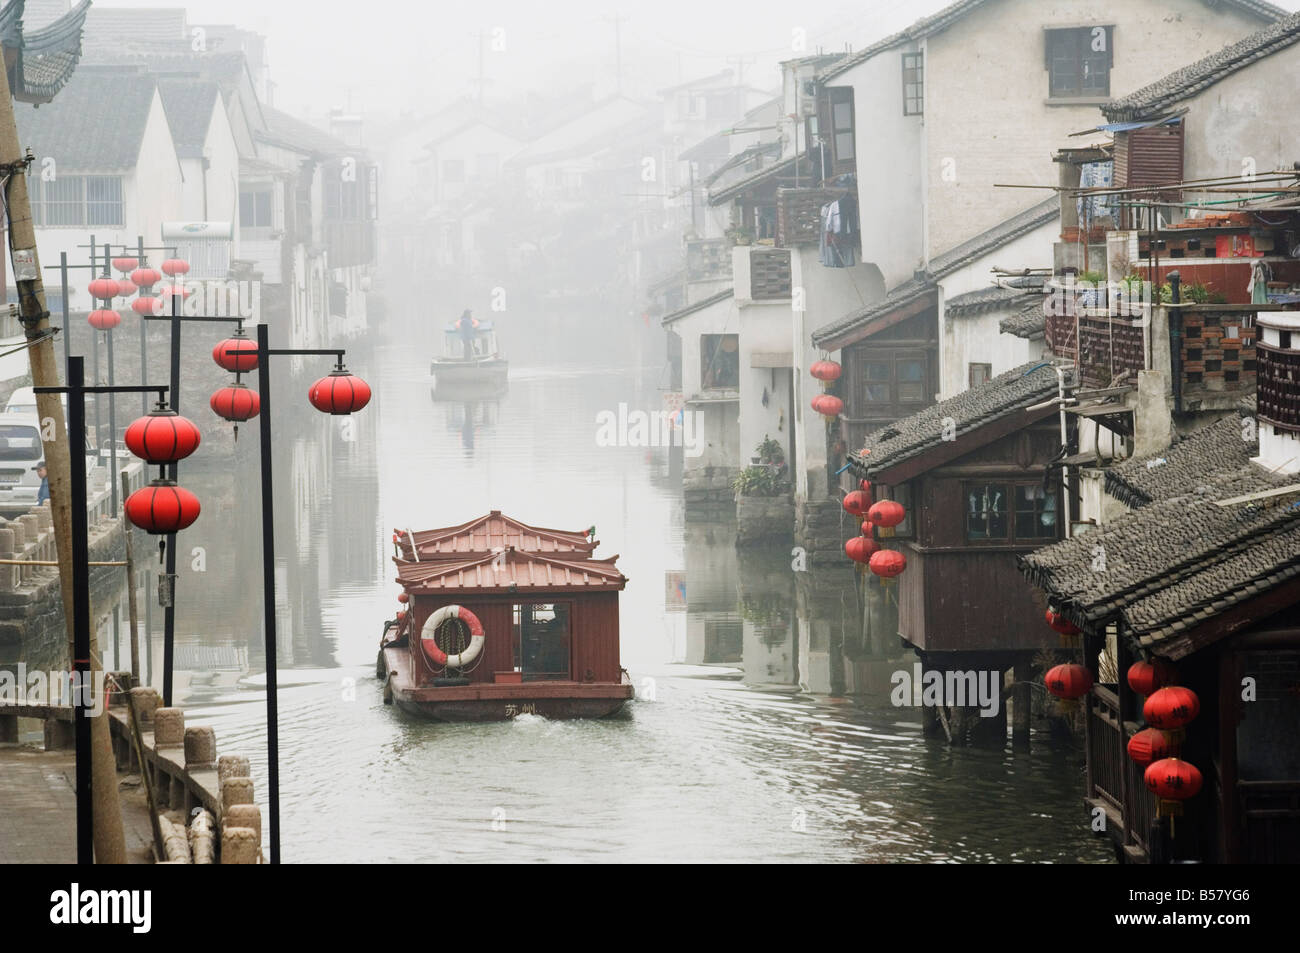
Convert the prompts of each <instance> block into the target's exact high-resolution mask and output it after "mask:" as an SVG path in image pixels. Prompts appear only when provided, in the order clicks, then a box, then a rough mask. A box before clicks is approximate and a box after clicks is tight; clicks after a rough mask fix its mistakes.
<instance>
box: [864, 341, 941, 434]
mask: <svg viewBox="0 0 1300 953" xmlns="http://www.w3.org/2000/svg"><path fill="white" fill-rule="evenodd" d="M929 363H930V362H929V359H928V357H927V354H926V352H925V351H924V350H922V349H920V348H915V347H909V348H881V347H872V348H864V349H863V351H862V352H861V353H860V354H859V355H858V356H857V358H856V364H855V367H854V370H855V376H854V378H853V387H854V388H855V390H854V397H855V398H856V403H857V406H855V407H852V408H851V409H852V412H853V414H854V415H855V416H861V417H871V418H881V417H888V418H894V417H903V416H906V415H907V414H911V413H915V412H916V411H918V410H920V409H921V408H922V407H924V406H926V405H927V404H928V403H930V400H931V394H932V393H933V391H934V387H933V382H932V380H931V372H930V367H929Z"/></svg>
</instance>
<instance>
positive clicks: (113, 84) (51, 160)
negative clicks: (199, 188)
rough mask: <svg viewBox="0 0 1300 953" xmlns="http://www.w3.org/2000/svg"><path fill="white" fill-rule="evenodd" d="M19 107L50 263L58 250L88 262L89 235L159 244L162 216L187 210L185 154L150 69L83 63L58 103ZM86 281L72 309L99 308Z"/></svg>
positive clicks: (77, 287)
mask: <svg viewBox="0 0 1300 953" xmlns="http://www.w3.org/2000/svg"><path fill="white" fill-rule="evenodd" d="M14 110H15V115H16V118H17V122H18V136H19V141H20V143H21V144H22V146H23V147H24V148H29V149H31V150H32V153H33V154H34V155H35V156H36V162H35V163H34V164H33V166H32V173H31V175H30V176H29V177H28V183H29V194H30V196H31V204H32V218H33V221H34V223H35V225H36V240H37V244H38V247H39V248H40V252H41V260H42V263H43V264H44V265H46V266H49V265H51V264H57V263H58V261H59V254H60V252H66V253H67V255H68V260H69V262H70V263H74V264H82V263H84V262H85V261H87V260H88V258H89V255H90V249H89V245H90V241H91V237H92V236H93V237H94V241H95V243H96V244H98V245H100V246H102V245H103V244H104V243H105V242H108V243H111V244H113V245H114V246H118V247H120V246H131V247H134V246H135V245H136V244H137V242H138V239H139V237H140V236H144V237H145V239H146V242H147V243H149V244H157V243H158V239H159V237H160V236H161V234H162V227H163V223H164V222H168V221H175V220H178V219H182V218H184V217H185V207H184V203H183V198H182V197H183V194H184V177H183V172H182V169H181V160H180V157H179V156H178V155H177V149H176V144H175V141H174V140H173V138H172V130H171V127H170V126H169V125H168V120H167V113H166V110H165V109H164V107H163V102H162V97H161V96H160V95H159V92H158V85H157V83H156V82H155V79H154V77H153V76H152V75H150V74H149V73H147V72H145V71H143V70H138V69H125V70H124V69H119V68H100V67H93V66H88V65H86V64H82V66H81V67H80V68H79V69H78V70H77V72H76V74H75V75H74V76H73V77H72V79H71V80H70V81H69V82H68V84H67V86H66V87H65V88H64V89H63V90H62V92H60V93H59V95H58V96H57V97H56V98H55V99H54V101H53V102H50V103H47V104H46V105H44V106H41V108H39V109H34V108H32V107H29V106H26V105H23V104H15V107H14ZM73 274H74V275H76V274H77V273H75V272H74V273H73ZM84 285H85V282H84V281H80V280H76V279H75V278H74V279H73V281H72V282H70V292H69V307H71V308H73V309H81V310H89V309H90V307H92V306H93V305H92V302H91V299H90V297H89V294H88V293H87V292H86V291H85V290H84V287H83V286H84ZM50 286H51V288H52V289H56V288H57V284H56V283H54V282H50ZM56 298H57V296H56ZM58 304H59V302H57V300H55V301H51V302H50V305H51V308H55V307H56V306H57V305H58Z"/></svg>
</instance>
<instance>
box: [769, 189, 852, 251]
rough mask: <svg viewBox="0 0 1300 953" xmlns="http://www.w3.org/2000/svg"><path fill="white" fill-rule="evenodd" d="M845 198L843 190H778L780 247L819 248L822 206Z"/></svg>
mask: <svg viewBox="0 0 1300 953" xmlns="http://www.w3.org/2000/svg"><path fill="white" fill-rule="evenodd" d="M844 194H845V192H844V190H843V189H822V188H816V189H777V190H776V243H777V245H780V246H781V247H783V248H789V247H791V246H793V245H816V244H817V243H818V240H819V239H820V234H821V214H822V206H823V205H825V204H826V203H827V202H831V201H834V200H835V199H837V198H840V197H841V196H843V195H844Z"/></svg>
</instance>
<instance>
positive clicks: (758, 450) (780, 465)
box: [731, 435, 789, 496]
mask: <svg viewBox="0 0 1300 953" xmlns="http://www.w3.org/2000/svg"><path fill="white" fill-rule="evenodd" d="M754 461H755V462H754V463H752V464H750V465H749V466H747V467H745V469H743V470H741V471H740V473H738V474H737V475H736V478H735V479H734V480H733V481H732V482H731V488H732V489H733V490H734V491H735V492H736V493H737V494H738V495H739V496H780V495H781V494H782V493H784V492H785V491H786V489H787V487H788V486H789V484H788V483H787V482H786V480H785V472H786V465H785V451H784V450H783V449H782V448H781V444H780V442H779V441H776V440H773V439H772V438H771V437H768V436H767V435H764V436H763V440H762V442H761V443H759V445H758V446H756V447H755V448H754Z"/></svg>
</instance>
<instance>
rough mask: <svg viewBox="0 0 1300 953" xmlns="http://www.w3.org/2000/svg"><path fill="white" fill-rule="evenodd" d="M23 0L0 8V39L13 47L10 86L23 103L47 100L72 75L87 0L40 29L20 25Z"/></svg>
mask: <svg viewBox="0 0 1300 953" xmlns="http://www.w3.org/2000/svg"><path fill="white" fill-rule="evenodd" d="M24 7H25V4H24V2H23V0H10V2H9V3H8V4H7V5H6V6H5V8H4V9H3V10H2V11H0V42H2V43H3V45H4V47H5V48H6V49H9V50H14V51H15V54H14V67H13V68H12V69H10V70H9V89H10V93H11V94H12V95H13V98H14V99H16V100H17V101H18V102H23V103H48V102H50V101H51V100H52V99H53V98H54V97H55V95H57V94H58V93H59V91H60V90H62V89H63V87H64V86H65V85H66V84H67V82H68V80H70V79H71V78H72V74H73V71H74V70H76V68H77V64H78V63H79V62H80V61H81V38H82V31H83V29H84V27H85V22H86V14H87V13H88V12H89V11H90V0H82V2H81V3H79V4H78V5H77V6H76V7H74V8H73V9H72V10H70V11H68V12H67V13H65V14H64V15H63V16H61V17H60V18H59V19H57V20H55V21H54V22H52V23H49V24H47V25H46V26H43V27H41V28H40V29H33V30H24V29H23V11H24Z"/></svg>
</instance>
